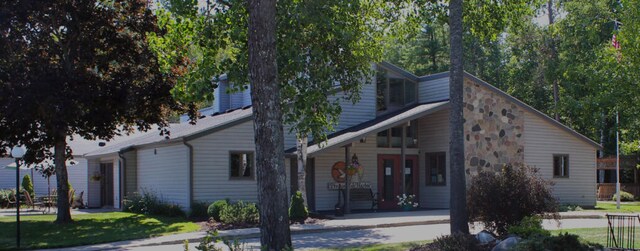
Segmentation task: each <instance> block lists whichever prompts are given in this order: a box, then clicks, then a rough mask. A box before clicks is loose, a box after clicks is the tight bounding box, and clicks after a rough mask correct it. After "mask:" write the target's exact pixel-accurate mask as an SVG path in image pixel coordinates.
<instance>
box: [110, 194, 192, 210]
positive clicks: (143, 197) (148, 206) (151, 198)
mask: <svg viewBox="0 0 640 251" xmlns="http://www.w3.org/2000/svg"><path fill="white" fill-rule="evenodd" d="M122 206H123V207H122V210H123V211H125V212H131V213H136V214H146V215H164V216H169V217H176V216H184V215H185V213H184V211H182V209H181V208H180V206H179V205H177V204H169V203H166V202H164V201H162V200H161V199H160V198H158V196H157V195H156V194H155V193H154V192H151V191H147V190H143V191H142V194H139V193H134V194H133V195H131V196H127V197H126V198H125V199H123V200H122Z"/></svg>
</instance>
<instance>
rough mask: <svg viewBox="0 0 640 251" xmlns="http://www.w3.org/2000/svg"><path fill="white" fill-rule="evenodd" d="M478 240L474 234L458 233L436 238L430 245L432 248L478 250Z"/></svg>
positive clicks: (450, 250) (456, 250)
mask: <svg viewBox="0 0 640 251" xmlns="http://www.w3.org/2000/svg"><path fill="white" fill-rule="evenodd" d="M478 244H479V243H478V240H476V238H475V237H474V236H473V235H470V234H461V233H456V234H452V235H445V236H440V237H438V238H436V240H435V241H433V243H432V244H431V245H430V246H431V249H432V250H442V251H466V250H478V248H479V247H478Z"/></svg>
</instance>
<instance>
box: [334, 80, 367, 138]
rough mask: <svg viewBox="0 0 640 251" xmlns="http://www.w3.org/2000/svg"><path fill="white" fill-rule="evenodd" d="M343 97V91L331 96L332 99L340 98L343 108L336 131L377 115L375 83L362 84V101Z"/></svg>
mask: <svg viewBox="0 0 640 251" xmlns="http://www.w3.org/2000/svg"><path fill="white" fill-rule="evenodd" d="M341 97H342V95H341V92H338V93H337V94H336V95H334V96H331V97H330V98H329V100H330V101H333V100H335V99H336V98H340V101H339V102H340V107H341V108H342V113H341V114H340V120H339V122H338V125H336V126H335V131H340V130H343V129H346V128H349V127H352V126H354V125H357V124H360V123H362V122H365V121H368V120H372V119H374V118H375V117H376V86H375V85H374V84H371V83H367V84H365V85H363V86H362V92H361V93H360V101H359V102H357V103H355V104H353V102H352V101H350V100H345V99H342V98H341Z"/></svg>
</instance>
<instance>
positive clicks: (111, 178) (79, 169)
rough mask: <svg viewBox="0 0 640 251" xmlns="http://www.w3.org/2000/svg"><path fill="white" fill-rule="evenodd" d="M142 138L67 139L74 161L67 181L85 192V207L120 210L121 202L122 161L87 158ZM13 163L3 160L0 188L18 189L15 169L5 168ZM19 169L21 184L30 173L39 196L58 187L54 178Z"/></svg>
mask: <svg viewBox="0 0 640 251" xmlns="http://www.w3.org/2000/svg"><path fill="white" fill-rule="evenodd" d="M141 135H143V133H135V134H132V135H123V136H116V137H114V138H113V139H112V140H110V141H108V142H107V141H101V140H99V141H93V140H86V139H83V138H82V137H81V136H79V135H75V136H74V137H72V138H71V137H70V138H69V139H68V140H67V144H68V146H69V147H70V148H71V150H72V152H73V161H70V162H69V163H67V174H68V181H69V184H71V186H72V187H73V189H74V190H75V191H76V196H79V194H80V193H81V192H84V193H83V198H82V199H83V202H84V203H85V206H87V207H90V208H102V207H113V208H119V207H120V202H121V197H120V195H119V190H118V188H119V182H120V178H121V176H120V175H119V173H118V170H119V162H118V161H119V158H118V157H117V156H112V157H108V158H96V157H93V158H91V159H88V158H86V157H85V155H86V154H88V153H90V152H93V151H96V150H99V149H101V148H103V147H111V145H114V144H118V143H121V141H128V140H135V138H137V137H138V136H141ZM12 163H14V159H13V158H0V189H15V187H16V184H15V182H16V181H15V174H16V171H15V169H14V168H6V167H7V166H8V165H10V164H12ZM19 170H20V182H21V183H20V184H22V178H23V177H24V176H25V175H27V174H28V175H29V176H31V177H32V182H33V187H34V192H35V193H36V196H45V195H47V194H49V193H50V192H51V191H52V190H53V189H56V188H57V181H56V176H55V175H53V176H51V177H50V179H49V180H47V178H45V177H43V175H42V174H40V173H39V172H38V171H36V170H34V169H33V168H32V167H24V166H22V167H21V168H20V169H19Z"/></svg>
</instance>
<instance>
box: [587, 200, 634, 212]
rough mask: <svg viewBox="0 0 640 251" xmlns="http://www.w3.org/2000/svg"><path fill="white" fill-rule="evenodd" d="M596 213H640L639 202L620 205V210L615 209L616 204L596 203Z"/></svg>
mask: <svg viewBox="0 0 640 251" xmlns="http://www.w3.org/2000/svg"><path fill="white" fill-rule="evenodd" d="M594 210H596V211H604V212H611V213H640V202H625V203H621V204H620V209H617V208H616V203H615V202H614V203H611V202H600V201H598V203H596V208H595V209H594Z"/></svg>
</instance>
